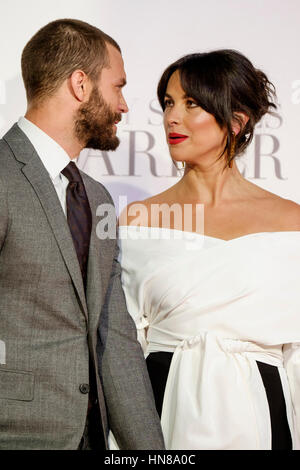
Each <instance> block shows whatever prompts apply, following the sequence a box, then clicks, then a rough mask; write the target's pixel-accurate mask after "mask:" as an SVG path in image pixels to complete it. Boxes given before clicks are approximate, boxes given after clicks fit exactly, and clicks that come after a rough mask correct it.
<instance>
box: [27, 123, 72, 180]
mask: <svg viewBox="0 0 300 470" xmlns="http://www.w3.org/2000/svg"><path fill="white" fill-rule="evenodd" d="M18 126H19V127H20V129H21V130H22V131H23V132H24V134H25V135H26V136H27V137H28V139H29V140H30V142H31V143H32V145H33V146H34V148H35V150H36V152H37V154H38V156H39V157H40V159H41V160H42V163H43V165H44V166H45V168H46V170H47V171H48V173H49V175H50V178H51V179H52V180H54V179H55V178H57V176H59V174H60V172H61V171H62V170H63V169H64V168H65V167H66V166H67V165H68V164H69V163H70V161H71V160H70V157H69V155H68V154H67V152H66V151H65V150H64V149H63V148H62V147H61V146H60V145H59V144H58V143H57V142H55V140H53V139H52V138H51V137H49V135H48V134H46V133H45V132H44V131H42V130H41V129H40V128H39V127H37V126H36V125H35V124H33V123H32V122H31V121H29V120H28V119H26V118H25V117H20V119H19V120H18Z"/></svg>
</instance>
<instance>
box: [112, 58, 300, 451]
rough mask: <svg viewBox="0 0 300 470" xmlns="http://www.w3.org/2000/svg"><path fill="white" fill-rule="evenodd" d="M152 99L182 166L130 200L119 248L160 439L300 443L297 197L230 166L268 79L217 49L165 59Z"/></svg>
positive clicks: (263, 102)
mask: <svg viewBox="0 0 300 470" xmlns="http://www.w3.org/2000/svg"><path fill="white" fill-rule="evenodd" d="M158 98H159V101H160V104H161V106H162V109H163V111H164V126H165V131H166V136H167V141H168V145H169V149H170V154H171V157H172V159H173V161H174V162H175V163H177V162H181V163H182V164H183V165H184V174H183V176H182V178H181V179H180V180H179V181H178V182H177V184H175V185H174V186H172V187H171V188H169V189H167V190H166V191H164V192H163V193H161V194H158V195H156V196H153V197H151V198H149V199H147V200H145V201H143V202H142V203H139V204H136V203H132V204H130V205H129V206H128V208H127V209H126V210H125V211H124V213H123V214H122V216H121V217H120V248H121V255H120V260H121V264H122V269H123V272H122V281H123V287H124V291H125V294H126V300H127V306H128V310H129V312H130V313H131V315H132V316H133V318H134V319H135V321H136V325H137V329H138V335H139V338H140V341H141V343H142V345H143V347H144V350H145V355H146V357H147V365H148V371H149V374H150V378H151V382H152V387H153V391H154V395H155V400H156V406H157V409H158V412H159V413H160V415H161V420H162V427H163V431H164V437H165V442H166V448H167V449H292V448H299V445H300V439H299V437H300V436H299V431H300V289H299V279H300V207H299V205H298V204H296V203H294V202H292V201H289V200H286V199H283V198H281V197H279V196H277V195H275V194H272V193H270V192H268V191H266V190H264V189H262V188H260V187H258V186H256V185H255V184H253V183H251V182H249V181H247V180H246V179H245V178H244V177H243V176H242V175H241V173H240V172H239V170H238V167H237V165H236V158H237V156H238V155H239V154H241V153H242V152H244V150H245V149H246V147H247V146H248V145H249V143H250V142H251V139H252V137H253V133H254V127H255V125H256V124H257V123H258V122H259V120H260V119H261V118H262V117H263V116H264V115H265V114H266V113H268V112H272V111H273V110H275V109H276V105H275V104H274V98H275V89H274V87H273V85H272V84H271V83H270V82H269V80H268V78H267V77H266V75H265V74H264V73H263V72H261V71H260V70H257V69H256V68H254V66H253V65H252V64H251V62H249V60H248V59H247V58H246V57H244V56H243V55H242V54H240V53H239V52H237V51H233V50H218V51H213V52H209V53H202V54H191V55H188V56H185V57H183V58H181V59H179V60H178V61H176V62H174V63H173V64H172V65H170V66H169V67H168V68H167V69H166V71H165V72H164V73H163V75H162V77H161V80H160V82H159V85H158ZM157 209H159V212H157ZM171 212H172V213H171ZM137 214H138V216H137ZM166 214H168V215H169V216H170V217H166ZM199 214H200V219H199ZM201 216H202V218H201ZM199 220H200V222H201V221H202V222H203V221H204V224H203V223H199ZM203 228H204V229H203Z"/></svg>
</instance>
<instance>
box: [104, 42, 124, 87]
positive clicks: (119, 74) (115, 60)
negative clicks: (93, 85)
mask: <svg viewBox="0 0 300 470" xmlns="http://www.w3.org/2000/svg"><path fill="white" fill-rule="evenodd" d="M107 51H108V57H109V66H108V67H107V70H110V72H111V73H113V74H114V76H115V78H116V79H117V80H119V81H120V85H121V84H122V85H123V86H124V85H125V84H126V74H125V70H124V61H123V58H122V55H121V53H120V51H119V50H118V49H116V48H115V47H114V46H112V45H111V44H107ZM104 70H105V69H104Z"/></svg>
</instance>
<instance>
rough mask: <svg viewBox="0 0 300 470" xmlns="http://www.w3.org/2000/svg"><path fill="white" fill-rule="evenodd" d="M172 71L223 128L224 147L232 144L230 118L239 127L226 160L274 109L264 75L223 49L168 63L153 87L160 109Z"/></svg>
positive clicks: (271, 87)
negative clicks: (224, 133) (233, 146)
mask: <svg viewBox="0 0 300 470" xmlns="http://www.w3.org/2000/svg"><path fill="white" fill-rule="evenodd" d="M176 70H178V71H179V74H180V80H181V86H182V88H183V90H184V91H185V93H186V94H187V96H189V97H191V98H193V99H194V100H195V101H196V103H197V104H198V105H199V106H201V108H203V109H204V110H205V111H207V112H208V113H210V114H212V115H213V116H214V117H215V119H216V121H217V123H218V124H219V126H220V127H221V128H227V131H228V134H227V145H226V148H225V150H226V149H232V145H233V138H232V121H236V122H238V123H239V125H240V128H241V130H240V132H239V134H238V135H237V136H236V139H235V148H234V152H233V153H232V152H230V151H229V152H228V153H229V155H228V163H230V160H232V159H233V158H234V157H235V156H236V155H239V154H241V153H242V152H244V150H245V149H246V147H247V146H248V145H249V144H250V142H251V140H252V138H253V133H254V127H255V125H256V124H257V123H258V121H260V119H261V118H262V116H263V115H264V114H266V113H268V112H271V114H272V109H276V108H277V106H276V105H275V104H274V102H273V101H274V99H275V98H276V93H275V87H274V85H273V84H272V83H271V82H270V81H269V80H268V78H267V76H266V75H265V74H264V73H263V72H262V71H261V70H258V69H256V68H255V67H253V65H252V64H251V62H250V61H249V60H248V59H247V58H246V57H245V56H244V55H242V54H241V53H240V52H237V51H234V50H230V49H224V50H217V51H212V52H204V53H196V54H189V55H186V56H184V57H182V58H181V59H179V60H177V61H176V62H174V63H173V64H171V65H169V67H168V68H167V69H166V70H165V71H164V73H163V75H162V77H161V79H160V81H159V84H158V88H157V94H158V99H159V102H160V105H161V107H162V109H163V110H164V108H165V105H164V99H165V93H166V89H167V86H168V82H169V79H170V77H171V75H172V74H173V73H174V72H175V71H176ZM238 112H243V113H245V114H246V115H247V116H248V117H249V120H248V122H247V123H246V125H243V123H242V120H241V119H240V118H239V116H238V115H236V113H238ZM230 154H231V155H230Z"/></svg>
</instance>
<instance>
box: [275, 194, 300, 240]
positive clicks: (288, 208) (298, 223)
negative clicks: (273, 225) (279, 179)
mask: <svg viewBox="0 0 300 470" xmlns="http://www.w3.org/2000/svg"><path fill="white" fill-rule="evenodd" d="M268 202H269V206H270V210H271V211H272V214H273V215H274V218H275V219H278V223H279V225H280V226H281V227H282V230H297V231H298V230H300V205H299V204H297V202H295V201H292V200H290V199H285V198H283V197H280V196H278V195H276V194H272V193H270V197H269V201H268Z"/></svg>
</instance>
